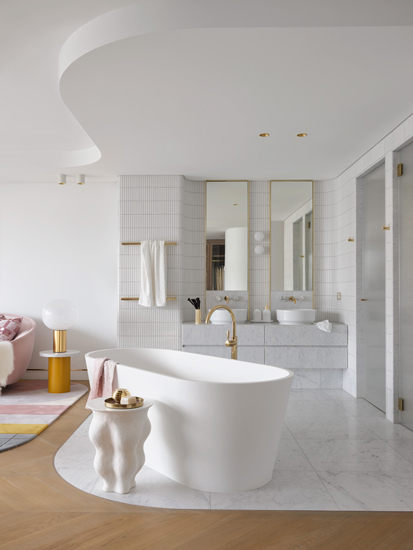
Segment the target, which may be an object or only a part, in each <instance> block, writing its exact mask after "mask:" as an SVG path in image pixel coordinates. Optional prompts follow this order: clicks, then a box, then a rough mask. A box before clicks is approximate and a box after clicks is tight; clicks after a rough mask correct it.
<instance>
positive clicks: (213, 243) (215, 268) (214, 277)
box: [205, 181, 249, 291]
mask: <svg viewBox="0 0 413 550" xmlns="http://www.w3.org/2000/svg"><path fill="white" fill-rule="evenodd" d="M248 187H249V184H248V181H207V182H206V216H205V232H206V290H207V291H208V290H216V291H220V290H228V291H245V290H248V190H249V189H248Z"/></svg>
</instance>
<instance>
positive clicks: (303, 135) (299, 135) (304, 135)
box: [297, 133, 307, 137]
mask: <svg viewBox="0 0 413 550" xmlns="http://www.w3.org/2000/svg"><path fill="white" fill-rule="evenodd" d="M297 137H307V134H304V133H303V134H297Z"/></svg>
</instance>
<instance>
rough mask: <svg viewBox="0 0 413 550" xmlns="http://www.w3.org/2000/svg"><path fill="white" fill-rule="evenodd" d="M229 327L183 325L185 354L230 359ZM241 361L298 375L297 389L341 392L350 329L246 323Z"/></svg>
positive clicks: (241, 333) (241, 336)
mask: <svg viewBox="0 0 413 550" xmlns="http://www.w3.org/2000/svg"><path fill="white" fill-rule="evenodd" d="M228 330H230V331H231V330H232V327H231V324H228V325H212V324H208V325H205V324H204V323H203V324H201V325H195V324H194V323H183V325H182V350H183V351H187V352H190V353H199V354H202V355H211V356H215V357H228V358H229V357H230V350H229V349H228V348H226V347H225V340H226V337H227V331H228ZM237 336H238V359H239V360H240V361H248V362H252V363H260V364H265V365H269V366H274V367H283V368H286V369H290V370H292V371H293V372H294V374H295V377H294V381H293V387H295V388H307V389H309V388H312V389H319V388H323V389H327V388H328V389H338V388H341V387H342V379H343V369H346V368H347V325H343V324H341V323H333V327H332V331H331V333H327V332H323V331H321V330H320V329H318V328H317V327H316V326H315V325H288V326H287V325H280V324H279V323H268V324H265V323H245V324H242V325H237Z"/></svg>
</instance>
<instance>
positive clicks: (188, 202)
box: [181, 179, 206, 321]
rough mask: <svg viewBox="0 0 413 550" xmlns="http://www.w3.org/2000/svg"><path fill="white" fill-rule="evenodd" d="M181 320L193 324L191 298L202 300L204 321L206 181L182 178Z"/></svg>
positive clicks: (193, 316) (193, 315)
mask: <svg viewBox="0 0 413 550" xmlns="http://www.w3.org/2000/svg"><path fill="white" fill-rule="evenodd" d="M182 245H183V246H182V250H183V264H182V269H183V275H182V284H183V290H182V300H181V308H182V319H183V321H194V318H195V313H194V307H193V306H192V305H191V304H190V303H189V302H188V298H198V297H199V298H200V299H201V306H202V307H201V309H202V319H204V318H205V269H206V259H205V182H204V181H190V180H187V179H183V243H182Z"/></svg>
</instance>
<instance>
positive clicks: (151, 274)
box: [139, 241, 166, 307]
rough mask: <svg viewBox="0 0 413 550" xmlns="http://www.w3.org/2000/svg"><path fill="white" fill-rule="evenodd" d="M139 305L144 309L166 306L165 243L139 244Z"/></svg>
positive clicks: (149, 242)
mask: <svg viewBox="0 0 413 550" xmlns="http://www.w3.org/2000/svg"><path fill="white" fill-rule="evenodd" d="M139 304H140V305H141V306H145V307H153V306H157V307H162V306H164V305H165V304H166V257H165V241H142V243H141V291H140V294H139Z"/></svg>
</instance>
